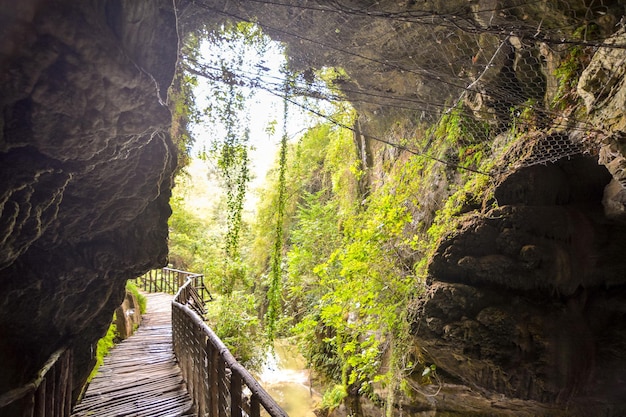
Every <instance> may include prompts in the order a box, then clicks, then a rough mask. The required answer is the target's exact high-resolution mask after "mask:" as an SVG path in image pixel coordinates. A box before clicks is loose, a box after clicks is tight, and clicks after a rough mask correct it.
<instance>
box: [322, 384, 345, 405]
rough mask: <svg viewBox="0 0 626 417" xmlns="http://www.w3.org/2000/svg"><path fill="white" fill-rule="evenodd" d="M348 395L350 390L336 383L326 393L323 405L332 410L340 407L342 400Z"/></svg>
mask: <svg viewBox="0 0 626 417" xmlns="http://www.w3.org/2000/svg"><path fill="white" fill-rule="evenodd" d="M347 396H348V391H346V387H345V386H344V385H335V386H333V387H332V388H331V389H329V390H328V391H326V392H325V393H324V396H323V397H322V404H321V407H322V408H323V409H324V410H328V411H332V410H334V409H335V408H337V407H339V406H340V405H341V403H342V401H343V400H344V399H345V398H346V397H347Z"/></svg>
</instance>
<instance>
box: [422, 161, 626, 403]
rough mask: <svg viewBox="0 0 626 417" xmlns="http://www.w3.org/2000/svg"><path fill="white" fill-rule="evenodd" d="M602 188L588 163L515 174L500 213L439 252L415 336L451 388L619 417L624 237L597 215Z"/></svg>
mask: <svg viewBox="0 0 626 417" xmlns="http://www.w3.org/2000/svg"><path fill="white" fill-rule="evenodd" d="M583 178H584V179H583ZM610 181H611V176H610V175H609V173H608V170H607V169H606V168H605V167H603V166H600V165H598V164H597V163H596V162H595V161H594V160H593V159H592V158H588V157H579V158H575V159H572V160H568V161H560V162H557V163H554V164H548V165H545V166H534V167H529V168H525V169H521V170H518V171H516V172H514V173H513V174H511V175H510V176H508V177H507V178H506V179H504V180H503V181H502V182H501V183H500V185H499V187H498V188H497V189H496V192H495V196H496V199H497V200H498V202H499V203H500V204H501V205H500V206H499V207H498V208H495V209H493V210H491V211H489V212H487V213H486V214H485V215H483V216H480V215H478V216H476V215H474V216H468V217H467V218H466V219H465V221H464V223H463V226H462V227H461V228H460V229H459V230H458V231H457V232H455V233H453V234H452V235H451V236H449V237H448V238H446V239H445V240H444V241H442V242H441V244H440V245H439V247H438V250H437V252H436V255H435V257H434V258H433V260H432V263H431V265H430V268H429V272H430V273H431V274H432V277H433V282H432V283H431V285H430V288H429V296H428V297H427V298H426V300H424V301H423V303H422V305H421V311H420V313H419V315H420V320H419V321H420V322H421V323H422V326H421V327H420V328H419V329H418V330H416V335H417V337H418V338H419V340H420V344H421V346H423V347H424V348H425V351H427V352H428V353H429V355H431V356H432V358H433V360H434V361H435V362H436V363H437V364H438V365H439V366H441V367H443V368H444V369H445V372H447V373H449V375H450V376H451V377H452V378H454V380H456V381H462V382H463V383H464V384H467V385H470V386H479V387H482V388H483V389H487V390H490V391H495V392H500V393H503V394H504V395H506V396H507V397H516V398H520V399H524V400H534V401H540V402H543V403H557V404H558V403H566V402H567V403H568V404H569V405H568V408H569V410H570V413H571V415H590V414H589V413H591V414H593V413H595V412H599V410H610V411H607V412H608V413H614V412H615V410H622V411H623V407H624V402H623V400H622V399H621V394H620V393H623V392H625V390H626V386H625V385H624V384H623V382H622V380H621V378H620V377H617V375H616V374H615V372H618V371H617V370H618V369H621V370H623V369H625V368H626V360H625V358H624V356H623V355H622V354H618V353H616V351H615V350H614V348H615V347H616V346H621V344H622V340H624V336H625V335H626V326H624V325H623V320H622V319H623V314H624V309H623V307H622V306H623V305H624V302H625V301H626V299H624V296H625V294H624V292H623V290H622V288H624V285H625V284H626V279H625V277H626V264H624V262H623V261H622V256H621V255H620V253H623V250H624V239H626V227H625V226H624V225H623V224H621V223H614V222H612V221H611V220H610V219H608V218H607V216H606V215H605V210H604V207H603V206H602V203H601V201H602V198H603V189H604V187H605V186H606V185H607V184H609V183H610ZM596 401H597V402H596ZM608 404H610V406H609V405H608ZM618 404H621V405H618ZM606 407H609V408H608V409H607V408H606ZM613 407H617V408H613ZM620 407H622V408H620ZM548 415H549V413H548ZM609 415H619V412H617V414H609Z"/></svg>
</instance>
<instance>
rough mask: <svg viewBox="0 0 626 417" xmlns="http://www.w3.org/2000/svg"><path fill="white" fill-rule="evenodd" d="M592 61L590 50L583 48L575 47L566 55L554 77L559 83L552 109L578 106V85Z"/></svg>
mask: <svg viewBox="0 0 626 417" xmlns="http://www.w3.org/2000/svg"><path fill="white" fill-rule="evenodd" d="M589 60H590V52H589V50H588V48H584V47H582V46H574V47H572V48H571V49H570V50H569V51H568V54H567V55H566V57H565V59H563V61H562V62H561V64H560V65H559V66H558V68H557V69H556V70H554V76H555V77H556V79H557V81H558V87H557V91H556V94H555V96H554V99H553V100H552V107H553V108H558V109H561V110H562V109H565V108H566V107H568V106H571V105H574V104H576V102H577V101H578V98H579V97H578V94H577V93H576V85H577V84H578V79H579V78H580V75H581V74H582V72H583V70H584V69H585V67H586V66H587V64H588V63H589Z"/></svg>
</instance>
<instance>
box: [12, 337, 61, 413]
mask: <svg viewBox="0 0 626 417" xmlns="http://www.w3.org/2000/svg"><path fill="white" fill-rule="evenodd" d="M72 389H73V382H72V351H71V349H69V348H67V347H63V348H60V349H58V350H56V351H55V352H54V353H52V355H50V358H49V359H48V360H47V361H46V363H44V365H43V366H42V367H41V369H40V370H39V371H38V372H37V374H36V376H35V378H33V380H31V381H30V382H28V383H26V384H24V385H23V386H21V387H19V388H15V389H12V390H11V391H8V392H5V393H4V394H2V395H0V415H4V414H3V412H2V409H6V408H5V407H10V406H16V407H17V408H18V409H19V410H20V411H19V412H20V413H21V415H22V416H28V417H67V416H69V415H70V412H71V408H72Z"/></svg>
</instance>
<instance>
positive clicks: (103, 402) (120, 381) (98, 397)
mask: <svg viewBox="0 0 626 417" xmlns="http://www.w3.org/2000/svg"><path fill="white" fill-rule="evenodd" d="M146 297H147V298H148V312H147V314H145V315H144V318H143V323H142V324H141V326H140V327H139V329H138V330H137V332H136V333H135V334H134V335H133V336H131V337H129V338H128V339H126V340H124V341H123V342H122V343H120V344H119V345H117V346H116V347H115V348H114V349H112V350H111V352H110V353H109V355H108V356H107V357H106V358H105V359H104V364H103V365H102V366H101V367H100V369H99V371H98V374H97V375H96V376H95V378H94V379H93V380H92V381H91V384H90V385H89V388H88V389H87V392H86V393H85V396H84V397H83V400H82V401H81V402H80V404H78V405H76V407H75V409H74V413H73V414H72V417H87V416H91V417H93V416H98V417H119V416H129V417H142V416H146V417H151V416H159V417H162V416H166V417H170V416H171V417H181V416H189V417H191V416H195V414H193V412H192V411H191V410H190V409H191V398H190V397H189V394H188V393H187V389H186V388H185V384H184V382H183V379H182V376H181V372H180V368H179V367H178V363H177V362H176V359H175V357H174V352H173V350H172V324H171V301H172V296H171V295H169V294H163V293H155V294H146Z"/></svg>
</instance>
